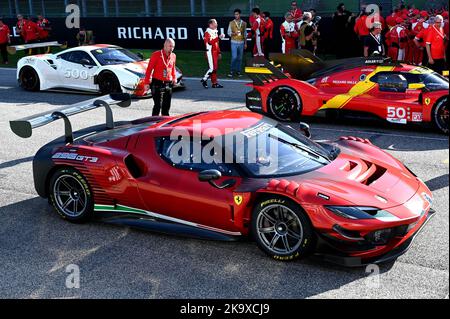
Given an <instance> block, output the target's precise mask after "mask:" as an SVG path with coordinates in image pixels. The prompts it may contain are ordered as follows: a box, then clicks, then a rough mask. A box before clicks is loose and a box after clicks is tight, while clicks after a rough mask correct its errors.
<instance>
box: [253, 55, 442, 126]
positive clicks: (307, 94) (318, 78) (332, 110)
mask: <svg viewBox="0 0 450 319" xmlns="http://www.w3.org/2000/svg"><path fill="white" fill-rule="evenodd" d="M271 60H272V63H269V62H268V61H267V60H265V59H261V58H255V59H252V60H250V61H249V63H248V66H247V67H246V73H247V74H248V75H249V76H250V78H251V79H252V80H253V84H250V86H252V88H253V90H252V91H250V92H248V93H247V95H246V104H247V107H248V108H249V109H250V110H251V111H254V112H258V113H263V114H267V115H268V116H270V117H272V118H274V119H276V120H279V121H297V120H299V119H300V118H301V117H302V116H328V117H332V118H334V117H336V116H337V115H340V114H344V115H345V113H352V114H357V115H358V116H361V115H366V116H367V115H370V116H371V117H376V118H381V119H384V120H386V121H388V122H392V123H399V124H408V123H421V122H423V123H431V124H433V125H434V126H435V127H436V128H437V129H438V130H440V131H441V132H442V133H444V134H448V132H449V110H448V89H449V88H448V79H447V78H445V77H443V76H441V75H439V74H437V73H435V72H433V71H432V70H430V69H428V68H426V67H420V66H414V65H408V64H404V63H392V62H390V61H389V60H388V59H385V58H382V57H371V58H351V59H345V60H336V61H327V62H325V61H322V60H320V59H319V58H317V57H316V56H314V55H312V54H311V53H309V51H305V50H296V51H294V52H293V53H292V54H290V55H283V54H272V55H271ZM280 67H281V68H282V70H281V69H280Z"/></svg>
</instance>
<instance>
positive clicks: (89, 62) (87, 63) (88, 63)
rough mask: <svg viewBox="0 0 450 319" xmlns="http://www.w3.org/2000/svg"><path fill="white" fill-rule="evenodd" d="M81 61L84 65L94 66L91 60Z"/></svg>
mask: <svg viewBox="0 0 450 319" xmlns="http://www.w3.org/2000/svg"><path fill="white" fill-rule="evenodd" d="M80 63H81V65H82V66H92V65H91V61H89V60H88V59H81V61H80Z"/></svg>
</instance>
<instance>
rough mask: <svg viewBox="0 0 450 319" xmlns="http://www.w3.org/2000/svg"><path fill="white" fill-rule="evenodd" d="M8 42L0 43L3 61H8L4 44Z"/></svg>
mask: <svg viewBox="0 0 450 319" xmlns="http://www.w3.org/2000/svg"><path fill="white" fill-rule="evenodd" d="M7 45H8V43H1V44H0V53H1V55H2V59H3V63H5V62H8V51H6V46H7Z"/></svg>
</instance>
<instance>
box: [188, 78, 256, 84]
mask: <svg viewBox="0 0 450 319" xmlns="http://www.w3.org/2000/svg"><path fill="white" fill-rule="evenodd" d="M183 79H184V80H197V81H200V80H201V79H202V78H197V77H186V76H183ZM219 81H221V82H235V83H251V81H250V80H234V79H219Z"/></svg>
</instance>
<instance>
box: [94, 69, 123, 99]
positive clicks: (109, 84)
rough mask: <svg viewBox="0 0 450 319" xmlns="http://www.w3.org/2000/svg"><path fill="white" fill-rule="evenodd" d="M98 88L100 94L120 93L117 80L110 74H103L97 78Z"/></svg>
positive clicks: (120, 89)
mask: <svg viewBox="0 0 450 319" xmlns="http://www.w3.org/2000/svg"><path fill="white" fill-rule="evenodd" d="M98 87H99V89H100V92H101V94H103V95H106V94H111V93H122V88H121V86H120V82H119V79H118V78H117V76H116V75H115V74H114V73H112V72H103V73H101V74H100V75H99V77H98Z"/></svg>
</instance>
